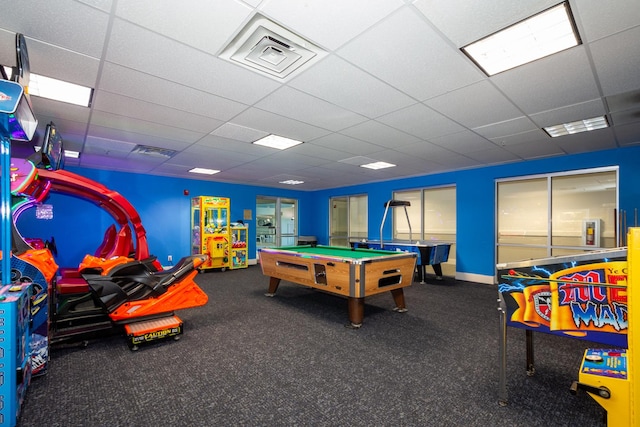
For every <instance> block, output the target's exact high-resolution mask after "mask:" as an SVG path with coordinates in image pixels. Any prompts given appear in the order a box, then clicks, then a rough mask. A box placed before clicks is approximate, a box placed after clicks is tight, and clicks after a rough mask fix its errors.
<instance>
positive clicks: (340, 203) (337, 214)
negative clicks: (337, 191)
mask: <svg viewBox="0 0 640 427" xmlns="http://www.w3.org/2000/svg"><path fill="white" fill-rule="evenodd" d="M347 203H348V201H347V198H346V197H333V198H331V210H330V211H329V212H330V215H329V216H330V221H331V230H329V234H330V236H331V237H347V236H348V235H349V228H348V227H349V223H348V216H347V215H348V204H347Z"/></svg>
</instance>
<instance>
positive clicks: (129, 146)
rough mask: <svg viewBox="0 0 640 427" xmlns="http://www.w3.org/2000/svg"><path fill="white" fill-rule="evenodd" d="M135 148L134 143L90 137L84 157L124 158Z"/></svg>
mask: <svg viewBox="0 0 640 427" xmlns="http://www.w3.org/2000/svg"><path fill="white" fill-rule="evenodd" d="M135 146H136V144H135V143H133V142H128V141H121V140H117V139H107V138H98V137H95V136H89V137H87V139H86V141H85V144H84V149H83V150H82V156H84V155H85V154H98V155H106V156H110V157H123V158H124V157H127V155H128V154H129V153H130V152H131V150H133V148H134V147H135Z"/></svg>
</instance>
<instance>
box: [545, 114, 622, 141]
mask: <svg viewBox="0 0 640 427" xmlns="http://www.w3.org/2000/svg"><path fill="white" fill-rule="evenodd" d="M606 127H609V123H608V122H607V118H606V117H605V116H600V117H594V118H592V119H584V120H578V121H575V122H571V123H564V124H561V125H555V126H548V127H546V128H544V130H545V132H547V133H548V134H549V136H550V137H552V138H557V137H558V136H564V135H571V134H574V133H580V132H589V131H592V130H596V129H603V128H606Z"/></svg>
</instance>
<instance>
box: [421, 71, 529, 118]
mask: <svg viewBox="0 0 640 427" xmlns="http://www.w3.org/2000/svg"><path fill="white" fill-rule="evenodd" d="M425 104H426V105H428V106H429V107H431V108H433V109H434V110H436V111H438V112H440V113H441V114H443V115H445V116H446V117H448V118H450V119H452V120H455V121H456V122H458V123H460V124H461V125H463V126H465V127H468V128H475V127H478V126H483V125H487V124H490V123H495V122H498V121H504V120H505V119H513V118H516V117H518V116H521V115H522V112H521V111H519V110H518V109H517V108H516V106H515V105H514V104H513V103H512V102H511V101H509V99H507V98H506V97H505V96H504V95H503V94H501V93H500V92H499V91H498V90H497V89H496V88H495V87H494V86H493V85H492V84H491V82H490V81H489V80H483V81H481V82H478V83H475V84H472V85H470V86H467V87H464V88H461V89H457V90H453V91H451V92H448V93H446V94H444V95H441V96H438V97H436V98H433V99H430V100H428V101H425Z"/></svg>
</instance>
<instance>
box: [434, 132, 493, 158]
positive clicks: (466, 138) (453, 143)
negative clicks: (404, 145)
mask: <svg viewBox="0 0 640 427" xmlns="http://www.w3.org/2000/svg"><path fill="white" fill-rule="evenodd" d="M429 142H431V143H432V144H435V145H439V146H440V147H443V148H446V149H447V150H451V151H454V152H456V153H460V154H466V153H472V152H474V151H484V150H489V149H492V148H495V147H496V145H495V144H494V143H492V142H491V141H488V140H487V139H485V138H483V137H482V136H480V135H478V134H476V133H473V132H471V131H463V132H457V133H454V134H451V135H446V136H441V137H438V138H431V139H429Z"/></svg>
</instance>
